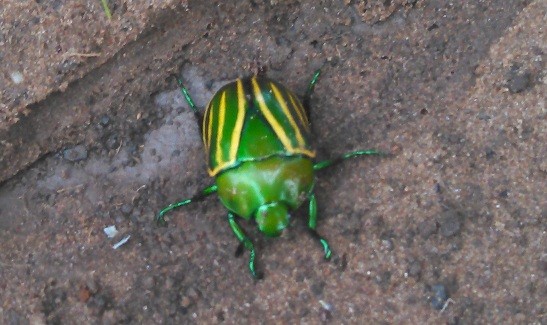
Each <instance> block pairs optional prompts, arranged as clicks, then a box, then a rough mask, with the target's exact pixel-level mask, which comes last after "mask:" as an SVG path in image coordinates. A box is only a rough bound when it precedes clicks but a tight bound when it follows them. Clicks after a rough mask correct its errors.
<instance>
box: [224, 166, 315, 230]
mask: <svg viewBox="0 0 547 325" xmlns="http://www.w3.org/2000/svg"><path fill="white" fill-rule="evenodd" d="M313 182H314V171H313V162H312V161H311V159H309V158H307V157H304V156H293V157H282V156H273V157H270V158H267V159H264V160H260V161H247V162H244V163H242V164H240V165H238V167H237V168H232V169H229V170H226V171H224V172H223V173H221V174H220V175H218V176H217V178H216V183H217V186H218V196H219V198H220V200H221V201H222V203H223V204H224V206H226V208H227V209H228V210H230V211H232V212H234V213H235V214H237V215H239V216H240V217H242V218H246V219H250V218H251V217H252V215H253V213H254V212H255V211H256V210H257V209H258V208H259V207H260V206H261V205H263V204H267V203H272V202H284V203H285V204H287V205H288V206H289V207H290V208H291V209H292V210H294V209H296V208H298V207H299V206H300V205H301V204H302V202H304V201H305V200H306V199H307V197H308V194H309V193H310V191H311V190H312V188H313Z"/></svg>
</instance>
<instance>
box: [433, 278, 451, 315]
mask: <svg viewBox="0 0 547 325" xmlns="http://www.w3.org/2000/svg"><path fill="white" fill-rule="evenodd" d="M431 291H432V292H433V296H432V297H431V306H432V307H433V308H435V309H437V310H441V309H443V307H444V303H445V302H446V300H447V299H448V295H447V294H446V288H445V287H444V285H442V284H436V285H434V286H432V287H431Z"/></svg>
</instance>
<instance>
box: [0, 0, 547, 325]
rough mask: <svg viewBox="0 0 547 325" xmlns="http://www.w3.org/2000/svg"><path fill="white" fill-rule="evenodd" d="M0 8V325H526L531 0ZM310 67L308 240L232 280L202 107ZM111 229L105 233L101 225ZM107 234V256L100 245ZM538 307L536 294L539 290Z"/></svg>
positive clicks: (541, 77)
mask: <svg viewBox="0 0 547 325" xmlns="http://www.w3.org/2000/svg"><path fill="white" fill-rule="evenodd" d="M238 3H239V4H237V5H234V4H230V3H228V1H199V2H198V1H189V2H188V3H186V2H184V1H183V2H181V1H123V0H120V1H118V0H115V1H109V5H110V6H111V8H112V14H113V17H112V19H111V20H109V19H107V18H106V16H105V13H104V12H103V11H102V9H101V6H100V2H99V1H93V0H89V1H87V2H83V3H79V4H77V5H76V4H65V3H64V2H61V1H34V2H28V3H24V4H22V3H21V2H20V1H15V0H7V1H4V3H3V5H2V6H3V7H2V8H0V62H1V63H2V64H1V65H0V69H1V71H2V73H1V74H0V91H1V93H0V99H1V101H0V301H1V304H0V323H2V324H74V323H86V324H87V323H100V324H114V323H145V324H156V323H157V324H160V323H167V324H181V323H194V322H195V323H227V324H233V323H250V324H255V323H259V322H264V323H295V322H302V323H310V324H316V323H333V324H334V323H344V324H354V323H361V324H362V323H374V324H377V323H380V324H385V323H395V324H420V323H431V324H439V323H447V324H469V323H491V324H494V323H507V324H545V323H547V316H546V308H547V303H546V299H545V297H546V295H547V283H546V281H545V277H546V274H547V249H546V247H547V245H546V225H547V223H546V222H545V219H546V217H547V199H546V195H545V193H546V192H547V186H546V185H547V180H546V174H547V160H546V158H545V157H546V156H547V145H546V143H547V132H546V130H547V122H546V113H547V110H546V107H545V98H546V97H547V96H546V91H545V90H546V85H545V53H546V50H547V38H546V35H545V27H544V24H545V17H546V15H547V3H546V2H545V1H541V0H538V1H507V0H489V1H481V2H477V3H475V2H473V3H474V4H463V5H462V4H459V3H460V2H457V1H456V2H452V3H449V2H446V1H421V0H418V1H416V0H414V1H411V0H394V1H359V0H357V1H313V0H302V1H274V0H271V1H257V0H254V1H240V2H238ZM259 66H260V67H265V68H266V69H267V73H268V75H269V77H271V78H273V79H276V80H278V81H281V82H283V83H284V84H286V85H287V86H288V87H290V88H291V89H293V90H294V91H295V92H296V93H297V94H299V95H303V94H304V92H305V89H306V87H307V83H308V82H309V79H310V77H311V75H312V73H313V71H314V70H315V69H317V68H322V71H323V75H322V77H321V79H320V81H319V83H318V85H317V87H316V92H315V94H314V96H313V100H312V106H313V115H312V123H313V124H314V133H315V136H314V137H315V138H316V147H317V149H318V152H319V156H320V157H319V158H320V159H322V158H328V157H333V156H336V155H338V154H341V153H343V152H346V151H349V150H354V149H360V148H378V149H380V150H383V151H386V152H390V153H391V155H390V156H388V157H382V158H378V157H374V158H370V157H369V158H365V159H355V160H351V161H347V162H345V163H343V164H340V165H337V166H335V167H333V168H331V169H329V170H326V171H324V172H321V173H320V174H319V175H317V185H316V188H317V189H316V194H317V197H318V202H319V215H320V219H319V227H318V231H319V232H320V233H321V234H323V235H324V236H325V237H327V238H328V239H329V241H330V243H331V245H332V247H333V249H334V251H335V256H334V258H333V259H332V261H330V262H326V261H324V260H323V259H322V254H321V250H320V248H319V246H318V245H317V243H316V242H314V241H313V239H312V238H310V236H308V235H307V233H306V231H305V230H306V222H305V217H306V211H305V209H301V210H299V211H298V212H297V213H296V214H295V218H294V222H293V223H292V225H291V227H290V228H289V229H288V231H286V232H285V233H284V235H283V236H282V237H281V238H276V239H267V238H264V237H263V236H261V235H260V234H259V233H258V231H257V229H256V227H255V226H254V225H253V224H250V223H249V224H245V225H244V227H245V229H246V230H247V231H248V233H249V234H250V236H251V237H252V238H253V239H254V240H255V243H256V246H257V250H258V268H259V269H260V270H261V271H263V273H264V275H265V278H264V279H263V280H259V281H256V280H254V279H253V278H252V277H251V276H250V274H249V272H248V270H247V265H246V264H247V258H248V255H247V254H244V255H243V256H242V257H239V258H236V257H235V256H234V252H235V250H236V248H237V246H238V243H237V240H236V239H235V238H234V236H233V235H232V233H231V231H230V229H229V226H228V224H227V222H226V219H225V215H226V211H225V209H224V208H223V207H222V205H221V203H220V202H219V201H218V200H217V199H216V198H214V197H211V198H209V199H207V200H205V201H203V202H201V203H196V204H195V205H192V206H188V207H186V208H184V209H180V210H177V211H175V212H173V213H171V214H170V215H169V220H168V221H169V225H168V227H164V228H162V227H158V226H156V224H155V223H154V222H153V220H154V216H155V215H156V214H157V212H158V211H159V209H161V208H162V207H164V206H165V205H167V204H169V203H171V202H174V201H177V200H179V199H182V198H185V197H188V196H191V195H192V194H193V193H195V192H196V191H198V190H199V189H201V188H203V187H205V186H207V185H209V184H211V183H212V182H213V180H211V179H209V178H208V177H207V173H206V171H205V169H206V168H205V162H204V159H203V157H204V154H203V149H202V144H201V140H200V136H199V129H198V126H197V124H196V122H195V120H194V116H193V114H192V113H191V112H190V110H189V109H188V107H187V104H186V103H185V101H184V99H183V97H182V96H181V94H180V92H179V90H178V89H177V86H176V83H175V82H174V81H173V78H172V77H171V76H172V75H173V74H176V75H178V76H180V77H181V78H182V79H183V80H184V82H185V84H186V85H187V86H188V88H189V90H190V92H191V93H192V95H193V97H194V99H195V101H196V103H197V104H198V106H200V107H203V106H204V105H205V104H206V103H207V101H208V100H209V99H210V98H211V96H212V95H213V94H214V92H215V91H216V90H217V89H218V88H219V87H220V86H222V85H223V84H224V83H226V82H228V81H231V80H233V79H235V78H237V77H239V76H246V75H249V74H251V73H252V72H253V71H255V70H256V68H257V67H259ZM112 225H115V226H116V227H117V230H118V231H119V233H118V234H117V235H116V236H115V237H114V238H108V237H107V236H106V235H105V233H104V232H103V229H104V228H105V227H107V226H112ZM127 236H130V238H129V240H128V241H127V243H125V244H124V245H122V246H121V247H119V248H117V249H113V245H114V244H116V243H117V242H119V241H120V240H121V239H123V238H125V237H127ZM542 297H543V298H542Z"/></svg>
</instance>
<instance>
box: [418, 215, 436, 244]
mask: <svg viewBox="0 0 547 325" xmlns="http://www.w3.org/2000/svg"><path fill="white" fill-rule="evenodd" d="M436 231H437V223H436V222H435V220H433V219H432V218H428V219H427V220H425V221H422V222H420V224H419V225H418V232H419V233H420V236H422V238H423V239H428V238H429V236H431V235H433V234H434V233H435V232H436Z"/></svg>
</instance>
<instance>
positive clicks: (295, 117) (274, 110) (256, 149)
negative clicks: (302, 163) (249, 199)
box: [202, 77, 315, 177]
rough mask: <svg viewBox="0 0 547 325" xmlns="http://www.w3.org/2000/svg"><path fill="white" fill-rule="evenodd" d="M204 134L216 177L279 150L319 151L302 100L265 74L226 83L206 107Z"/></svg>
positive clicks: (210, 166)
mask: <svg viewBox="0 0 547 325" xmlns="http://www.w3.org/2000/svg"><path fill="white" fill-rule="evenodd" d="M202 135H203V143H204V144H205V150H206V155H207V160H208V161H207V162H208V172H209V175H210V176H213V177H214V176H216V175H218V174H219V173H221V172H223V171H225V170H227V169H230V168H234V167H236V166H238V165H239V164H241V163H242V162H245V161H255V160H262V159H265V158H268V157H272V156H275V155H277V156H295V155H302V156H305V157H309V158H313V157H315V151H314V150H313V149H312V147H311V145H310V126H309V121H308V117H307V115H306V111H305V110H304V107H303V106H302V103H301V102H300V101H299V100H298V98H297V97H296V96H295V95H294V94H293V93H292V92H291V91H290V90H288V89H287V88H285V87H284V86H283V85H281V84H279V83H277V82H275V81H272V80H269V79H266V78H260V77H251V78H246V79H237V80H236V81H234V82H231V83H229V84H227V85H225V86H224V87H222V88H221V89H220V90H219V91H218V92H217V93H216V94H215V95H214V97H213V98H212V99H211V101H210V102H209V105H208V106H207V108H206V111H205V115H204V118H203V125H202Z"/></svg>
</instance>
